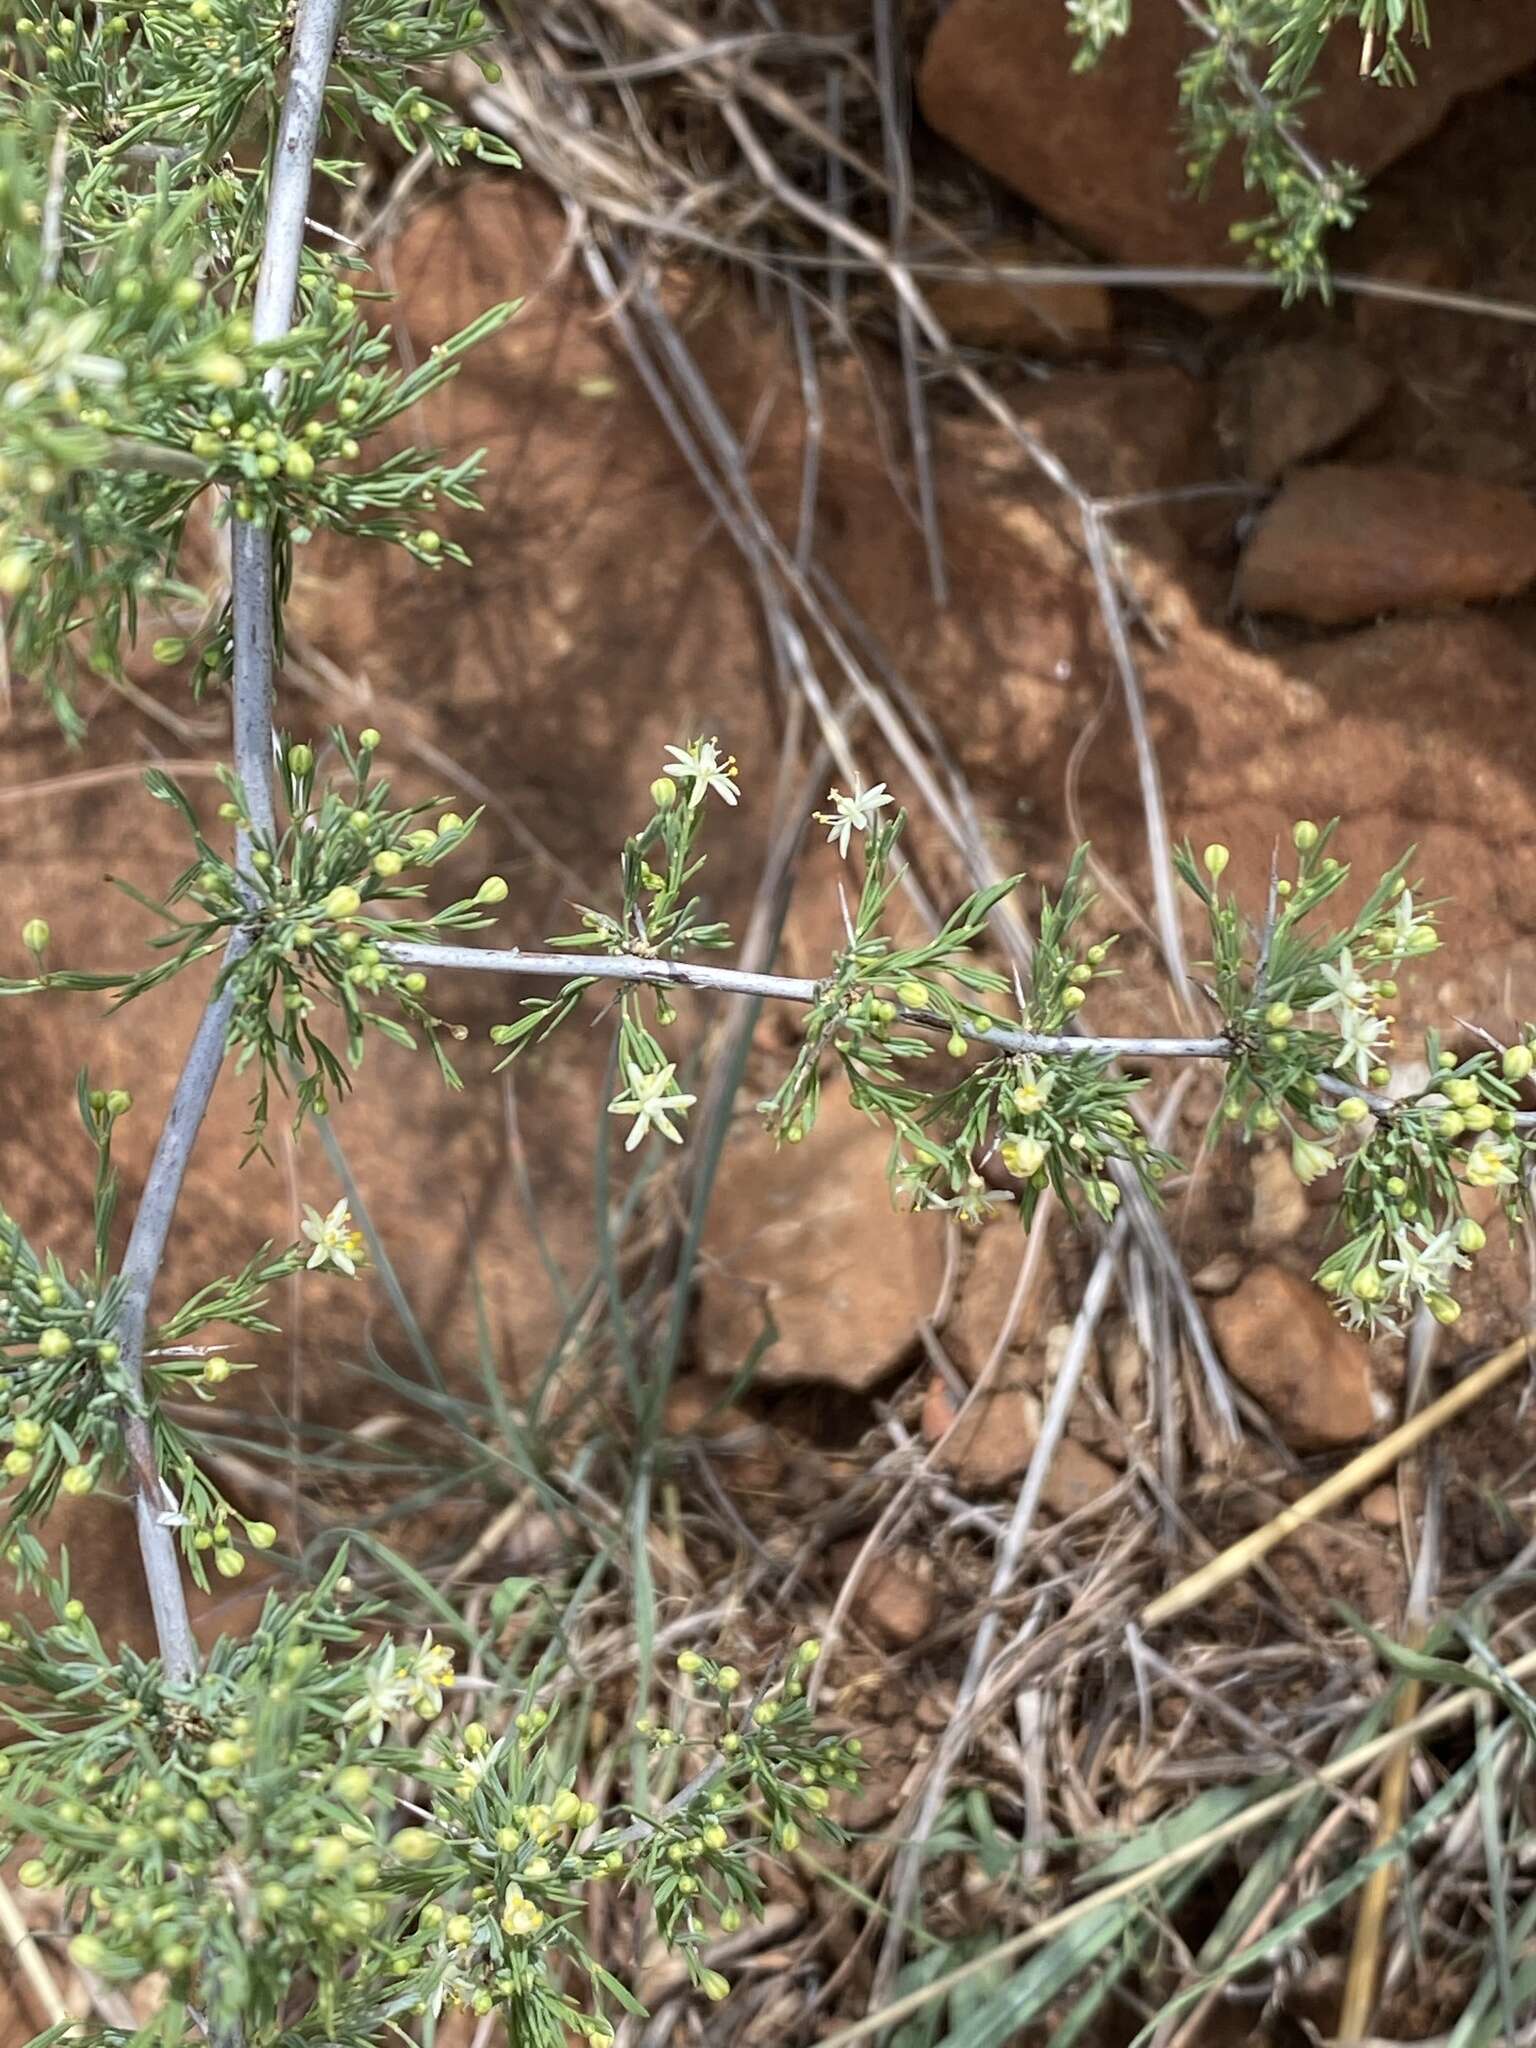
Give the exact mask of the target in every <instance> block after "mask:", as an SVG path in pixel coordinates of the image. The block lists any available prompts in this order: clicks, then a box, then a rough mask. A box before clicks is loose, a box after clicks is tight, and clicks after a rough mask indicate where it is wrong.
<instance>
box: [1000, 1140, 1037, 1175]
mask: <svg viewBox="0 0 1536 2048" xmlns="http://www.w3.org/2000/svg"><path fill="white" fill-rule="evenodd" d="M998 1151H999V1153H1000V1155H1001V1157H1002V1162H1003V1164H1004V1166H1006V1167H1007V1169H1008V1171H1009V1172H1010V1173H1011V1174H1014V1175H1016V1176H1017V1178H1018V1179H1020V1180H1030V1179H1032V1178H1033V1176H1034V1175H1035V1174H1037V1173H1038V1172H1039V1171H1040V1169H1041V1167H1042V1166H1044V1164H1045V1159H1046V1149H1045V1147H1044V1145H1042V1144H1041V1142H1040V1140H1039V1139H1038V1138H1004V1140H1003V1142H1002V1144H1001V1145H1000V1146H999V1147H998Z"/></svg>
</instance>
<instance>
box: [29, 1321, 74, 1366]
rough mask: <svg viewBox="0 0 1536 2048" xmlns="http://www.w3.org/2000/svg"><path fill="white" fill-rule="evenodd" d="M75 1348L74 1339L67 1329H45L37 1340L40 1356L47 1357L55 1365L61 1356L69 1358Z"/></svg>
mask: <svg viewBox="0 0 1536 2048" xmlns="http://www.w3.org/2000/svg"><path fill="white" fill-rule="evenodd" d="M73 1349H74V1339H73V1338H72V1337H71V1336H70V1334H69V1332H68V1331H67V1330H60V1329H49V1330H44V1332H43V1334H42V1335H41V1336H40V1337H39V1338H38V1340H37V1355H38V1357H39V1358H46V1359H47V1360H48V1361H49V1363H50V1364H53V1365H57V1364H58V1362H59V1360H60V1359H61V1358H68V1356H69V1354H70V1352H71V1351H72V1350H73Z"/></svg>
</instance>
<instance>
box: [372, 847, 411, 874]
mask: <svg viewBox="0 0 1536 2048" xmlns="http://www.w3.org/2000/svg"><path fill="white" fill-rule="evenodd" d="M404 866H405V861H404V860H403V859H402V857H401V856H400V855H399V854H398V853H396V852H395V850H394V848H393V847H391V846H386V847H384V848H382V849H381V851H379V852H378V853H376V854H375V855H374V856H373V872H374V873H375V874H376V875H382V876H383V877H384V879H385V880H386V881H388V880H390V879H391V878H392V877H393V876H395V875H398V874H399V872H400V870H401V869H402V868H403V867H404Z"/></svg>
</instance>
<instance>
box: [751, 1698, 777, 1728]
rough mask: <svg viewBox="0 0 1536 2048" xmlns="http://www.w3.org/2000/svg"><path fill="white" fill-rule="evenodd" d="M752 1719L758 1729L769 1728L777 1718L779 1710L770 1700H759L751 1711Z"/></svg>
mask: <svg viewBox="0 0 1536 2048" xmlns="http://www.w3.org/2000/svg"><path fill="white" fill-rule="evenodd" d="M752 1718H753V1720H754V1721H755V1722H756V1723H757V1725H758V1727H759V1728H771V1727H772V1726H773V1724H774V1722H775V1721H777V1719H778V1718H779V1710H778V1708H777V1706H775V1704H774V1703H773V1701H772V1700H760V1701H759V1702H758V1704H757V1705H756V1706H755V1707H754V1708H753V1709H752Z"/></svg>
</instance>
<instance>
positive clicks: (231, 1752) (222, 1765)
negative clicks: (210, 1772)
mask: <svg viewBox="0 0 1536 2048" xmlns="http://www.w3.org/2000/svg"><path fill="white" fill-rule="evenodd" d="M208 1762H209V1764H210V1765H211V1766H212V1768H213V1769H214V1770H216V1771H233V1770H236V1769H238V1768H239V1766H240V1765H241V1764H243V1763H244V1762H245V1751H244V1750H243V1749H242V1748H241V1747H240V1745H239V1743H238V1742H231V1741H230V1739H229V1737H228V1736H227V1735H219V1736H216V1737H215V1738H214V1740H213V1741H212V1742H210V1743H209V1745H208Z"/></svg>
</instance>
